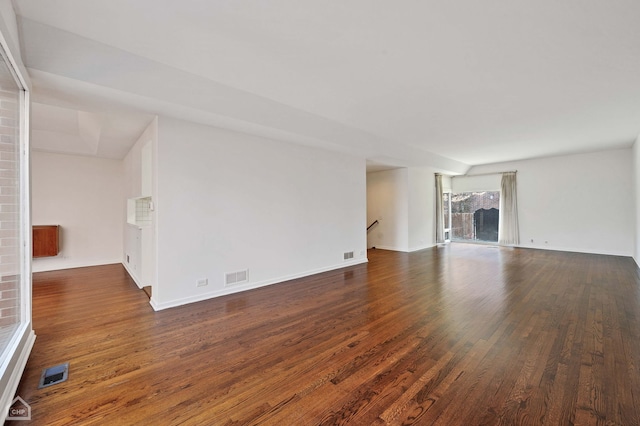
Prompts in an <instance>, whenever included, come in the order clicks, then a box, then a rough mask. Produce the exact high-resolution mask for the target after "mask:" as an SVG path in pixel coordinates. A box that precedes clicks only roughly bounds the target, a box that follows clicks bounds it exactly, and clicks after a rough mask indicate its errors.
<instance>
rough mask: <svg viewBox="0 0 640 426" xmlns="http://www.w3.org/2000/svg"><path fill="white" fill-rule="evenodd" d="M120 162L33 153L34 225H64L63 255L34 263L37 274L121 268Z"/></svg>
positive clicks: (40, 259) (32, 191)
mask: <svg viewBox="0 0 640 426" xmlns="http://www.w3.org/2000/svg"><path fill="white" fill-rule="evenodd" d="M122 188H123V166H122V162H121V161H117V160H107V159H100V158H93V157H81V156H72V155H63V154H50V153H45V152H38V151H34V152H32V153H31V194H32V197H31V198H32V223H33V224H34V225H60V226H61V229H60V253H59V254H58V256H56V257H45V258H38V259H33V271H34V272H38V271H51V270H57V269H66V268H75V267H82V266H92V265H103V264H109V263H120V259H121V253H122V226H123V217H122V210H123V202H124V201H123V199H124V197H123V191H122Z"/></svg>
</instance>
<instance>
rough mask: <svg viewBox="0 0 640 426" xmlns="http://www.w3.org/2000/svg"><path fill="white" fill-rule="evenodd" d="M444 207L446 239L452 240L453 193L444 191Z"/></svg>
mask: <svg viewBox="0 0 640 426" xmlns="http://www.w3.org/2000/svg"><path fill="white" fill-rule="evenodd" d="M442 209H443V210H444V215H443V216H444V240H445V241H451V193H450V192H443V193H442Z"/></svg>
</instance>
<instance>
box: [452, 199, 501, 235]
mask: <svg viewBox="0 0 640 426" xmlns="http://www.w3.org/2000/svg"><path fill="white" fill-rule="evenodd" d="M499 217H500V192H499V191H485V192H463V193H460V194H452V196H451V238H452V239H453V240H458V241H460V240H463V241H464V240H466V241H489V242H497V241H498V221H499Z"/></svg>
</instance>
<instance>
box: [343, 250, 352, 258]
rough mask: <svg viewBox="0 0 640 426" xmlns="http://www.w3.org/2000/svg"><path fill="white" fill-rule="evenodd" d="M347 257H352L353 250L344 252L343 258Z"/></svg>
mask: <svg viewBox="0 0 640 426" xmlns="http://www.w3.org/2000/svg"><path fill="white" fill-rule="evenodd" d="M349 259H353V252H352V251H348V252H346V253H345V254H344V260H349Z"/></svg>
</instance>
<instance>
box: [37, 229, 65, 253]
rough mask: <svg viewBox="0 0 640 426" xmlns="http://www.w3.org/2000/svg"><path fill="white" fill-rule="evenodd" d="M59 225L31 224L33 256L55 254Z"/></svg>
mask: <svg viewBox="0 0 640 426" xmlns="http://www.w3.org/2000/svg"><path fill="white" fill-rule="evenodd" d="M59 228H60V226H58V225H36V226H33V236H32V237H33V257H47V256H57V255H58V247H59V238H60V230H59Z"/></svg>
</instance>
